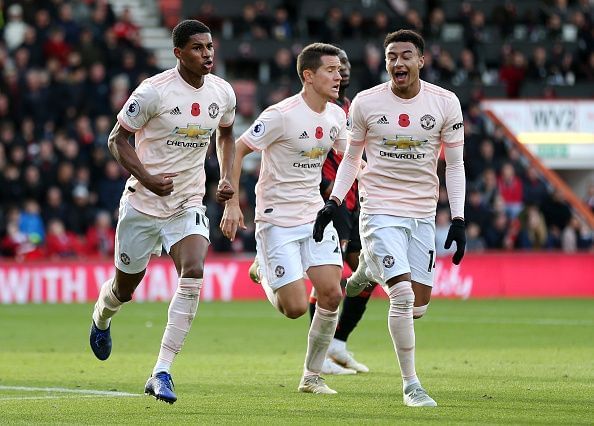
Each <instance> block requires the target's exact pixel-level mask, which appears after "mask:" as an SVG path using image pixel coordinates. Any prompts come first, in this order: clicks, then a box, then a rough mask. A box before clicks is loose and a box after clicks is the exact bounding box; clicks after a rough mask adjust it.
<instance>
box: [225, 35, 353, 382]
mask: <svg viewBox="0 0 594 426" xmlns="http://www.w3.org/2000/svg"><path fill="white" fill-rule="evenodd" d="M338 55H339V49H338V48H336V47H334V46H331V45H328V44H323V43H314V44H311V45H309V46H306V47H305V48H304V49H303V51H302V52H301V53H300V54H299V57H298V58H297V70H298V72H299V78H300V79H301V81H302V82H303V89H302V90H301V92H300V93H298V94H296V95H294V96H291V97H289V98H287V99H285V100H283V101H281V102H279V103H277V104H275V105H272V106H270V107H268V108H267V109H266V110H265V111H264V112H262V114H260V116H259V117H258V119H257V120H256V121H255V122H254V123H253V124H252V126H251V127H250V128H249V129H248V130H247V131H246V132H245V133H244V134H243V135H241V137H239V138H238V139H237V142H236V153H237V155H236V157H235V162H234V165H233V174H232V184H233V187H234V188H235V189H236V193H239V191H238V185H239V177H240V175H241V164H242V161H243V158H244V157H245V156H246V155H247V154H249V153H250V152H252V151H262V164H261V168H260V177H259V179H258V183H257V185H256V219H255V220H256V243H257V258H258V260H259V262H258V264H259V268H258V270H253V271H252V273H253V275H255V279H256V280H258V281H260V283H261V284H262V287H263V289H264V291H265V292H266V296H267V297H268V299H269V300H270V302H271V303H272V305H273V306H274V307H275V308H276V309H278V310H279V311H280V312H281V313H282V314H284V315H285V316H286V317H288V318H298V317H300V316H302V315H303V314H304V313H306V312H307V310H308V294H307V289H306V286H305V282H304V280H303V274H304V272H307V274H308V276H309V278H310V280H311V282H312V283H313V286H314V287H315V289H316V291H317V294H318V305H317V309H316V313H315V315H314V317H313V320H312V322H311V326H310V329H309V333H308V345H307V352H306V355H305V363H304V367H303V375H302V378H301V381H300V383H299V386H298V390H299V391H300V392H307V393H316V394H334V393H336V391H334V390H332V389H330V388H329V387H328V386H327V385H326V384H325V382H324V379H322V378H321V377H320V372H321V369H322V364H323V362H324V358H325V356H326V352H327V350H328V345H329V344H330V341H331V340H332V337H333V336H334V332H335V330H336V323H337V321H338V307H339V305H340V300H341V298H342V290H341V288H340V277H341V275H342V256H341V253H340V246H339V241H338V235H337V233H336V230H335V229H334V227H332V226H329V227H327V228H326V230H325V231H324V232H323V234H322V236H321V238H320V239H319V240H318V242H314V240H313V238H312V230H313V222H314V220H315V216H316V212H317V211H318V210H319V209H320V208H321V207H322V206H323V205H324V201H323V199H322V197H321V195H320V189H319V183H320V177H321V173H320V172H321V169H322V164H323V162H324V159H325V158H326V154H327V153H328V151H329V150H330V149H332V148H335V149H338V150H339V151H341V152H343V151H344V147H345V146H346V114H345V113H344V111H343V110H342V109H341V108H340V107H339V106H338V105H336V104H334V103H331V102H329V101H331V100H334V99H336V98H337V97H338V92H339V89H340V80H341V76H340V60H339V58H338ZM238 227H242V228H245V225H244V223H243V214H242V212H241V209H240V207H239V202H238V198H237V196H234V197H232V198H231V200H229V201H227V203H226V205H225V212H224V214H223V219H222V221H221V230H222V231H223V234H224V235H225V236H227V237H228V238H230V239H233V238H234V237H235V233H236V231H237V228H238Z"/></svg>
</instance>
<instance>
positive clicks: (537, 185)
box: [522, 167, 547, 206]
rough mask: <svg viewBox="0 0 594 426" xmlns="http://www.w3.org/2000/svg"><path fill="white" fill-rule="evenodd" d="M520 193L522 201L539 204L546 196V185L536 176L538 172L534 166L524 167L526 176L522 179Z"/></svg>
mask: <svg viewBox="0 0 594 426" xmlns="http://www.w3.org/2000/svg"><path fill="white" fill-rule="evenodd" d="M522 193H523V199H522V201H523V202H524V204H533V205H535V206H540V205H542V204H543V203H544V201H545V199H546V198H547V187H546V186H545V184H544V182H543V181H542V180H541V179H540V177H539V176H538V172H537V171H536V169H535V168H534V167H527V168H526V177H525V179H524V183H523V191H522Z"/></svg>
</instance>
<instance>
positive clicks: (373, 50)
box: [359, 44, 385, 89]
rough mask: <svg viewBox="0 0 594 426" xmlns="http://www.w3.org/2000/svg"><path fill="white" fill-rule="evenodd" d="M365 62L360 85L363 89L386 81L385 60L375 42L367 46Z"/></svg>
mask: <svg viewBox="0 0 594 426" xmlns="http://www.w3.org/2000/svg"><path fill="white" fill-rule="evenodd" d="M364 61H365V64H364V66H365V67H364V69H363V73H362V75H361V79H360V81H359V86H360V87H361V89H367V88H369V87H373V86H376V85H378V84H379V83H381V82H382V81H384V73H385V69H384V60H383V56H382V53H381V51H380V50H379V49H378V48H377V47H376V46H375V45H373V44H367V45H366V46H365V59H364Z"/></svg>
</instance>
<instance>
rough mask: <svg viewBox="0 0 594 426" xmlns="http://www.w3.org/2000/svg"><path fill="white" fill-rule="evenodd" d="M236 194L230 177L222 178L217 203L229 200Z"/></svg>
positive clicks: (218, 188)
mask: <svg viewBox="0 0 594 426" xmlns="http://www.w3.org/2000/svg"><path fill="white" fill-rule="evenodd" d="M233 194H235V191H234V190H233V187H232V186H231V183H230V182H229V180H228V179H221V180H219V185H218V186H217V195H216V199H217V203H224V202H225V201H227V200H230V199H231V198H232V197H233Z"/></svg>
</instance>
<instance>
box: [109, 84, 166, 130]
mask: <svg viewBox="0 0 594 426" xmlns="http://www.w3.org/2000/svg"><path fill="white" fill-rule="evenodd" d="M159 101H160V97H159V93H158V92H157V91H156V90H155V88H154V87H153V85H152V84H150V83H147V82H143V83H141V84H140V86H138V87H137V88H136V90H134V92H132V94H131V95H130V97H129V98H128V100H127V101H126V103H125V104H124V106H123V107H122V109H121V110H120V112H119V113H118V116H117V118H118V122H119V123H120V125H122V127H124V128H125V129H126V130H128V131H130V132H132V133H136V132H137V131H139V130H140V129H142V128H143V127H144V125H145V124H146V123H148V121H149V120H150V119H151V118H153V117H154V116H155V115H157V113H158V111H159Z"/></svg>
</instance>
